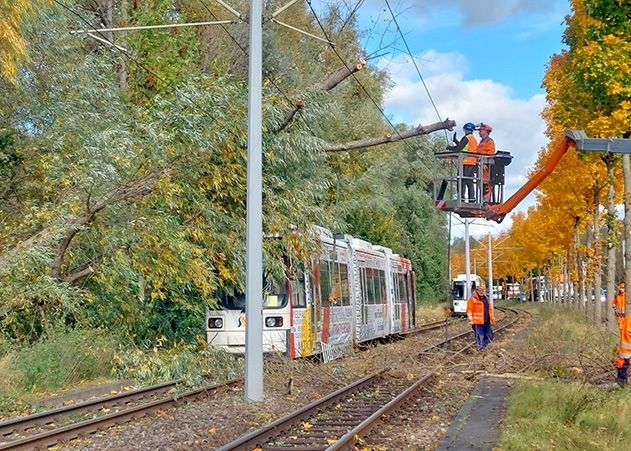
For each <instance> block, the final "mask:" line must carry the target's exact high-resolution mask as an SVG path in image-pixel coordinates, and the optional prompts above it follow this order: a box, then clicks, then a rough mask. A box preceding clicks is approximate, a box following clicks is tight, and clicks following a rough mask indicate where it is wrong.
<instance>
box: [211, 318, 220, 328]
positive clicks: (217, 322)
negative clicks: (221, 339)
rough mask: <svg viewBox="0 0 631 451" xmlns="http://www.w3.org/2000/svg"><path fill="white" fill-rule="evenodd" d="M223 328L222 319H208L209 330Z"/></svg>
mask: <svg viewBox="0 0 631 451" xmlns="http://www.w3.org/2000/svg"><path fill="white" fill-rule="evenodd" d="M222 327H223V319H222V318H208V328H209V329H221V328H222Z"/></svg>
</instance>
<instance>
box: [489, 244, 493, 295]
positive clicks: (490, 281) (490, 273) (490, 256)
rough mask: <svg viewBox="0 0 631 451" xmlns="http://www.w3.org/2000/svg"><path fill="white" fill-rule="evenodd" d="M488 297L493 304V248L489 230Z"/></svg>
mask: <svg viewBox="0 0 631 451" xmlns="http://www.w3.org/2000/svg"><path fill="white" fill-rule="evenodd" d="M489 299H490V301H491V304H493V250H492V249H491V232H489Z"/></svg>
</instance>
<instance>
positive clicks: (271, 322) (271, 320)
mask: <svg viewBox="0 0 631 451" xmlns="http://www.w3.org/2000/svg"><path fill="white" fill-rule="evenodd" d="M265 325H266V326H267V327H283V317H282V316H268V317H267V318H265Z"/></svg>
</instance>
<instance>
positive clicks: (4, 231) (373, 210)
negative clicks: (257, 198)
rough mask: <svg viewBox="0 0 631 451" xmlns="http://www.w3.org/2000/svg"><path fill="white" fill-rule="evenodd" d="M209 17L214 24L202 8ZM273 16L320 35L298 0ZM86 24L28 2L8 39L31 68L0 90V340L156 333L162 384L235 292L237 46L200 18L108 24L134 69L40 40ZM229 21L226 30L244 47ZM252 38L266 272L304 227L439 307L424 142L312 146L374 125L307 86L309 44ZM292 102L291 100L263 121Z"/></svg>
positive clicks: (148, 17) (146, 14)
mask: <svg viewBox="0 0 631 451" xmlns="http://www.w3.org/2000/svg"><path fill="white" fill-rule="evenodd" d="M77 3H80V4H81V6H82V8H80V10H81V11H82V12H83V15H84V16H85V17H86V18H87V19H88V20H94V19H95V18H96V17H97V16H98V15H97V14H93V15H91V14H90V13H89V11H90V10H91V8H94V4H93V3H92V2H77ZM243 3H244V5H245V2H243ZM279 4H280V3H279V2H269V3H267V4H266V7H267V8H271V9H274V8H277V7H278V5H279ZM244 5H241V6H244ZM75 6H76V5H75ZM117 8H118V9H116V11H115V14H114V15H115V17H114V21H115V22H116V24H122V23H126V24H146V23H169V22H176V21H196V20H199V19H200V17H202V16H203V17H208V16H207V14H208V11H207V10H206V9H205V8H202V7H201V5H199V4H197V3H196V2H193V3H190V2H172V1H170V0H150V1H144V2H128V3H127V9H126V10H125V11H123V10H121V9H120V4H119V5H118V6H117ZM209 8H211V11H212V12H213V14H216V15H218V16H219V17H225V16H224V14H225V11H223V10H222V9H221V7H220V6H217V5H214V4H213V5H209ZM287 14H288V17H289V15H291V23H292V24H294V25H296V26H299V27H300V28H303V29H305V30H308V31H312V32H314V33H316V34H320V33H321V31H320V30H319V27H318V26H317V24H315V23H314V21H313V18H312V16H311V14H310V13H309V12H308V6H307V5H305V4H296V5H294V6H292V8H291V10H289V11H287ZM343 16H344V15H343V14H341V12H340V10H339V8H335V7H334V8H332V9H331V11H330V13H329V14H326V15H324V17H323V20H324V26H325V28H326V29H327V30H328V32H329V33H330V37H331V38H332V39H333V40H334V41H335V42H336V43H337V44H338V47H337V48H338V51H339V52H341V54H342V55H343V57H344V58H346V59H347V61H348V62H353V61H355V60H357V59H359V57H360V56H361V47H360V44H359V30H358V28H357V25H356V23H355V21H354V20H351V21H350V22H348V23H347V22H346V20H345V17H343ZM85 26H86V24H85V23H84V22H83V21H82V20H79V19H78V18H77V17H74V16H71V15H69V14H67V12H64V11H59V10H41V11H40V14H39V16H38V17H37V19H36V20H34V21H33V22H31V23H29V24H27V25H26V26H25V28H24V30H23V31H24V32H23V36H24V39H26V43H27V44H28V46H29V48H30V50H31V51H30V55H31V62H30V64H29V65H28V66H23V67H22V68H21V71H20V72H19V74H18V76H17V77H16V81H15V83H14V84H11V85H9V84H2V82H1V81H0V89H2V91H3V96H2V97H1V98H0V175H1V177H0V193H1V194H0V195H1V196H2V202H1V203H0V246H2V248H3V249H5V250H6V251H3V253H1V254H0V326H1V330H2V332H1V335H0V339H1V340H2V343H18V344H27V343H36V344H37V346H39V343H40V339H41V338H42V337H45V336H47V334H49V333H50V331H51V330H58V329H60V328H64V327H71V328H72V327H77V328H79V330H81V328H101V329H103V330H107V331H112V332H114V333H116V335H117V336H120V337H123V338H122V340H124V341H125V343H126V344H127V343H129V344H131V345H133V346H138V347H141V348H143V349H151V348H152V347H153V346H154V345H155V344H156V343H158V342H160V343H162V344H164V346H165V347H168V345H169V344H174V345H175V346H176V348H177V349H174V350H173V353H174V354H173V355H169V354H168V352H169V351H168V350H163V351H161V352H158V354H160V357H159V358H158V357H156V356H155V355H152V358H154V357H155V358H156V359H157V360H155V365H154V364H153V363H150V362H149V363H146V366H149V367H150V368H158V367H159V366H160V362H161V361H162V360H160V359H162V358H164V359H166V360H165V362H167V363H168V362H170V363H168V365H171V364H172V365H173V368H174V369H173V370H169V372H168V373H167V372H165V373H164V374H162V375H161V377H167V376H172V377H176V376H177V375H178V374H180V373H182V374H183V372H184V369H183V368H184V366H185V363H187V362H189V361H190V362H193V360H191V359H192V355H193V354H194V352H195V349H197V348H190V349H189V348H187V347H186V346H188V345H187V344H186V343H195V342H196V339H197V338H198V337H199V336H200V335H202V333H203V318H204V315H205V310H206V308H207V307H208V306H212V305H214V303H215V296H216V292H217V290H218V289H219V288H228V289H231V288H235V287H243V285H244V267H245V265H244V261H245V255H244V249H245V243H244V236H245V209H246V206H245V201H246V192H245V186H246V156H247V155H246V154H247V152H246V149H247V128H246V127H247V119H246V118H247V86H246V83H245V80H244V78H245V74H246V71H245V58H244V54H243V52H242V51H241V50H240V49H239V48H238V47H237V46H235V45H234V43H233V42H232V40H231V39H230V38H229V37H228V36H227V35H226V34H225V32H224V31H223V30H222V29H221V28H217V27H208V28H200V29H197V30H195V29H192V28H182V29H176V30H171V31H151V32H147V33H144V32H140V33H136V32H129V33H126V34H123V35H121V34H118V35H116V37H115V40H116V41H117V42H118V43H119V44H120V45H123V46H125V47H126V48H129V49H130V50H131V54H132V55H133V58H134V59H135V60H137V61H139V63H140V64H139V65H136V64H135V63H134V61H132V60H130V59H126V58H124V57H123V56H122V55H121V54H120V53H119V52H117V51H115V50H113V49H111V48H109V47H104V46H102V45H101V44H99V43H97V42H95V41H94V40H92V39H91V38H88V37H85V36H83V37H80V36H77V35H70V34H68V33H49V32H44V31H45V30H66V29H77V28H85ZM245 30H246V28H244V27H243V24H241V25H235V26H231V27H230V31H231V33H233V36H234V37H235V39H236V40H237V41H238V42H239V43H241V44H242V45H244V44H245V42H246V40H247V33H246V32H245ZM265 33H266V46H267V48H266V52H265V70H266V76H267V79H266V81H265V86H264V95H265V100H264V108H265V110H264V118H265V123H264V134H263V136H264V180H263V187H264V193H263V195H264V232H265V236H266V237H275V236H283V237H284V238H286V239H284V240H278V239H275V238H266V239H265V240H264V252H265V259H264V261H265V265H266V273H267V275H268V276H271V277H273V278H274V277H276V278H278V277H280V276H281V275H282V273H283V271H284V264H283V258H284V257H285V256H289V257H291V258H297V259H304V258H305V257H306V256H308V255H309V252H310V250H311V249H312V247H313V242H311V241H310V237H309V235H308V234H307V233H301V234H290V231H291V230H292V229H297V230H298V231H301V232H305V231H307V230H308V229H309V227H310V226H311V225H313V224H317V225H323V226H327V227H330V228H331V229H333V230H335V231H346V232H350V233H352V234H354V235H356V236H358V237H364V238H368V239H369V240H371V241H373V242H375V243H379V244H382V245H385V246H390V247H392V248H393V249H394V250H395V252H398V253H401V254H403V255H405V256H407V257H410V258H411V259H412V261H413V265H414V267H415V268H416V270H417V273H418V276H419V277H418V286H419V292H420V296H421V298H423V299H437V298H439V297H440V296H439V293H441V290H444V289H445V283H446V270H447V268H446V264H445V255H446V244H445V245H443V243H445V242H446V237H445V221H444V218H443V217H442V216H441V215H440V214H439V213H437V212H435V211H434V209H433V208H432V206H431V205H432V202H431V195H430V193H429V191H428V183H429V181H430V178H431V174H430V172H429V169H428V168H429V167H430V157H431V153H432V152H433V150H434V148H435V146H436V145H437V143H435V142H432V141H431V140H430V139H425V138H423V139H414V140H408V142H407V143H406V144H393V145H389V146H382V147H380V148H378V149H375V150H370V151H363V152H353V153H344V154H339V155H328V154H326V153H324V152H322V149H323V146H324V144H325V143H334V142H345V141H350V140H354V139H359V138H363V137H369V136H379V135H382V134H383V133H384V132H388V133H391V132H392V130H390V128H389V125H388V124H386V123H385V122H384V120H383V118H382V117H381V115H380V113H379V111H378V110H377V109H376V108H375V107H374V105H373V104H372V102H371V101H370V100H368V98H367V96H366V93H365V92H364V91H363V90H362V89H361V88H360V87H359V86H358V85H357V83H355V82H354V81H353V80H352V79H349V80H347V81H346V82H343V83H341V84H340V85H339V86H337V87H336V88H335V90H334V91H333V92H331V93H321V92H313V91H312V87H313V86H314V85H315V84H316V83H317V82H318V81H320V80H322V79H323V78H324V77H325V76H326V74H327V73H330V72H331V71H333V70H335V69H337V68H339V67H340V65H341V63H340V61H339V60H338V59H337V56H335V54H334V53H332V52H331V51H329V50H328V48H327V46H326V45H324V44H322V43H320V42H318V41H316V40H313V39H311V38H308V37H305V36H302V35H297V34H296V33H295V32H293V31H290V30H287V29H285V28H281V27H277V26H272V25H271V24H270V26H266V31H265ZM124 73H126V74H127V85H126V87H125V83H123V82H122V79H123V78H124V77H122V74H124ZM357 76H358V78H359V79H360V80H361V82H362V84H363V85H364V86H365V87H366V89H367V90H368V91H369V92H370V94H371V96H372V97H373V98H374V99H376V101H377V102H381V101H382V99H383V97H384V92H385V89H386V88H387V86H388V80H387V77H386V76H385V74H384V73H382V72H380V71H379V70H377V69H375V68H371V67H366V68H365V69H364V70H362V71H361V72H360V73H358V74H357ZM270 79H271V80H273V81H274V82H275V83H276V84H277V85H278V86H280V87H281V89H282V90H283V91H284V92H283V93H281V92H278V89H277V88H276V87H275V86H274V85H273V83H271V82H270ZM4 93H6V95H5V94H4ZM285 93H286V94H287V95H288V96H289V100H288V99H287V98H286V97H285V95H284V94H285ZM297 99H303V100H304V101H305V108H303V109H302V110H301V112H300V113H298V116H297V117H296V118H295V120H294V121H293V123H292V124H291V125H290V126H289V127H288V128H287V129H285V130H284V131H282V132H278V129H279V126H280V125H281V124H283V122H284V120H285V118H286V117H287V111H288V109H289V108H290V107H291V106H292V104H293V102H294V101H296V100H297ZM65 244H68V247H67V248H66V247H64V245H65ZM96 330H100V329H96ZM2 346H4V345H2ZM191 346H193V345H191ZM24 349H26V348H24ZM176 351H178V352H179V351H182V353H181V356H177V357H176V354H177V352H176ZM24 352H26V351H24ZM33 352H35V351H33ZM141 352H142V351H141V350H140V349H139V350H138V351H137V352H136V351H134V352H133V353H131V354H130V355H127V356H122V357H120V358H121V359H122V360H120V362H122V363H120V365H119V368H121V369H120V374H123V373H125V372H128V373H129V374H135V373H134V372H135V371H136V370H134V369H133V368H140V367H143V365H145V364H144V363H143V360H142V358H140V357H139V355H140V354H138V353H141ZM164 353H166V354H165V355H166V356H165V357H163V356H162V355H163V354H164ZM33 355H34V356H35V354H33ZM178 355H179V354H178ZM187 356H188V357H187ZM207 357H208V358H210V359H211V360H217V361H221V358H222V357H221V356H218V355H210V354H208V355H207ZM33 358H35V357H33ZM150 360H151V359H150ZM134 362H135V363H134ZM187 364H188V363H187ZM191 364H193V363H191ZM152 365H153V366H152ZM200 368H201V367H200ZM139 371H140V370H139ZM165 371H167V370H165ZM157 373H159V371H158V370H157V369H150V370H147V371H146V372H144V373H142V375H141V374H140V373H138V376H137V377H138V378H139V379H140V380H150V379H151V378H152V377H153V376H151V374H157ZM25 378H26V380H28V381H31V382H28V383H27V385H28V386H30V387H35V386H38V384H40V385H41V382H40V381H38V380H35V379H34V376H25ZM59 379H62V377H61V376H60V377H59Z"/></svg>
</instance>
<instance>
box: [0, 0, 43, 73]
mask: <svg viewBox="0 0 631 451" xmlns="http://www.w3.org/2000/svg"><path fill="white" fill-rule="evenodd" d="M51 3H52V0H0V74H2V76H3V77H4V78H6V79H8V80H13V79H15V77H16V76H17V72H18V67H19V65H20V64H21V63H22V62H24V61H25V60H26V59H27V55H28V51H27V48H26V44H25V42H24V39H23V37H22V34H21V28H22V25H23V23H24V20H26V19H27V18H28V17H29V16H30V15H31V14H33V13H34V12H35V11H36V10H37V8H40V7H43V6H46V5H50V4H51Z"/></svg>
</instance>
